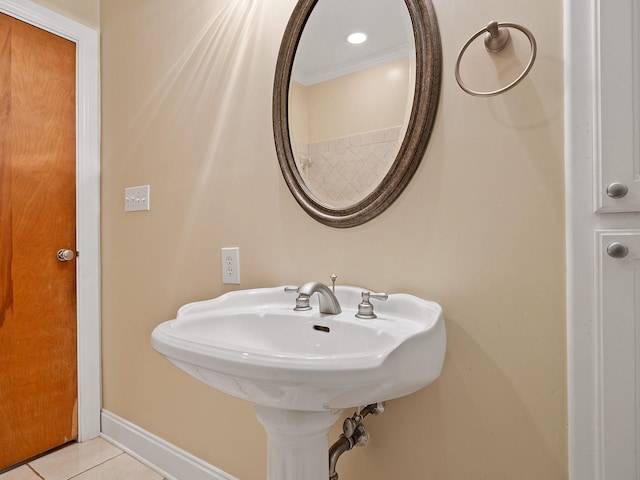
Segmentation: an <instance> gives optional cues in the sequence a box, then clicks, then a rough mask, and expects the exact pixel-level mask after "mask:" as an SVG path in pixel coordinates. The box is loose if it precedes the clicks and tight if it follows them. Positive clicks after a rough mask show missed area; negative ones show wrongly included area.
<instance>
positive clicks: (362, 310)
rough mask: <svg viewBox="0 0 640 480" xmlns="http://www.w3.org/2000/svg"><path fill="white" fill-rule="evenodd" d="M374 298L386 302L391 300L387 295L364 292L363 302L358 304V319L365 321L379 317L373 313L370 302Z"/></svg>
mask: <svg viewBox="0 0 640 480" xmlns="http://www.w3.org/2000/svg"><path fill="white" fill-rule="evenodd" d="M372 298H375V299H376V300H382V301H384V300H387V299H388V298H389V295H387V294H386V293H371V292H370V291H368V290H364V291H363V292H362V302H360V303H359V304H358V313H356V317H358V318H364V319H372V318H377V317H378V316H377V315H376V314H375V313H373V305H372V304H371V302H370V299H372Z"/></svg>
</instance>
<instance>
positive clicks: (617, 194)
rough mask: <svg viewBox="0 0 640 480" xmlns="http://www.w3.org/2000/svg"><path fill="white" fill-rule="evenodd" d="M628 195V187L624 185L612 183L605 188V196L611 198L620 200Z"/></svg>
mask: <svg viewBox="0 0 640 480" xmlns="http://www.w3.org/2000/svg"><path fill="white" fill-rule="evenodd" d="M627 193H629V187H627V186H626V185H625V184H624V183H620V182H613V183H611V184H609V186H608V187H607V195H609V197H611V198H622V197H624V196H625V195H626V194H627Z"/></svg>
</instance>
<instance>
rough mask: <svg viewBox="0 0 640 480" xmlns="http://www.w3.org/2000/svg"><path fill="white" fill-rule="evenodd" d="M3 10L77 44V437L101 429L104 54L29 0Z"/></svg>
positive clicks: (94, 37)
mask: <svg viewBox="0 0 640 480" xmlns="http://www.w3.org/2000/svg"><path fill="white" fill-rule="evenodd" d="M0 12H1V13H5V14H7V15H9V16H11V17H13V18H16V19H18V20H22V21H23V22H25V23H29V24H31V25H33V26H35V27H38V28H41V29H43V30H46V31H48V32H51V33H53V34H55V35H58V36H60V37H63V38H66V39H67V40H70V41H72V42H74V43H75V44H76V250H78V252H79V256H78V259H77V262H76V284H77V300H76V301H77V325H78V329H77V335H78V441H80V442H83V441H86V440H90V439H92V438H95V437H96V436H98V435H99V433H100V409H101V406H102V391H101V388H102V379H101V363H100V351H101V344H100V103H99V101H100V77H99V73H100V52H99V34H98V32H97V31H96V30H94V29H92V28H89V27H88V26H86V25H82V24H80V23H78V22H76V21H74V20H71V19H69V18H67V17H65V16H63V15H61V14H59V13H56V12H54V11H52V10H49V9H47V8H45V7H43V6H41V5H39V4H37V3H34V2H32V1H30V0H0Z"/></svg>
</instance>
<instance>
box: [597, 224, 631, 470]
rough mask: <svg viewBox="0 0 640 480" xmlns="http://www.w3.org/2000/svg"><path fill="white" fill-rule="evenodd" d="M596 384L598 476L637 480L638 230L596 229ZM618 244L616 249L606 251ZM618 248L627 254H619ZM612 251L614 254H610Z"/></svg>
mask: <svg viewBox="0 0 640 480" xmlns="http://www.w3.org/2000/svg"><path fill="white" fill-rule="evenodd" d="M596 237H597V245H596V252H598V270H599V272H598V273H599V275H598V276H597V277H596V278H597V279H599V281H598V283H599V285H597V286H596V290H599V292H598V293H599V294H598V295H597V298H598V300H599V305H596V312H597V315H596V328H595V332H596V337H597V338H596V349H597V350H599V355H597V357H598V358H597V365H596V377H597V378H596V382H597V384H599V385H600V387H601V388H600V389H599V390H600V398H599V401H600V402H601V404H600V408H598V409H597V411H599V412H600V415H599V416H600V418H599V419H598V420H599V421H598V423H599V425H598V430H599V435H598V437H599V438H598V440H599V442H600V447H601V455H602V457H601V459H600V461H599V462H597V463H599V464H600V473H601V475H600V476H599V477H597V478H601V479H603V480H637V479H638V478H640V469H639V467H638V465H637V462H636V458H640V443H639V441H640V438H639V437H640V436H639V433H640V230H607V231H598V232H597V233H596ZM615 246H618V247H619V248H618V251H617V252H616V251H615V249H613V250H614V251H612V252H611V254H613V255H614V256H613V257H612V256H611V255H610V252H608V249H611V248H613V247H615ZM624 247H626V248H627V249H628V253H626V255H624V256H622V255H623V254H624V253H625V252H624ZM616 253H618V256H617V258H616V256H615V254H616Z"/></svg>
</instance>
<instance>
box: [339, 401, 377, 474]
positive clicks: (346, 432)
mask: <svg viewBox="0 0 640 480" xmlns="http://www.w3.org/2000/svg"><path fill="white" fill-rule="evenodd" d="M385 408H386V405H385V403H384V402H378V403H372V404H371V405H367V406H366V407H364V408H362V409H361V408H358V410H357V411H356V412H355V413H354V414H353V416H351V417H349V418H345V420H344V423H343V424H342V435H340V437H339V438H338V440H336V442H335V443H334V444H333V445H331V448H330V449H329V480H338V472H336V466H337V464H338V459H339V458H340V456H341V455H342V454H343V453H344V452H348V451H349V450H351V449H352V448H353V447H355V446H365V445H366V444H367V443H368V442H369V434H368V433H367V430H366V429H365V428H364V425H363V424H362V419H363V418H364V417H366V416H367V415H369V414H370V413H372V414H374V415H382V414H383V413H384V411H385Z"/></svg>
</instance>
